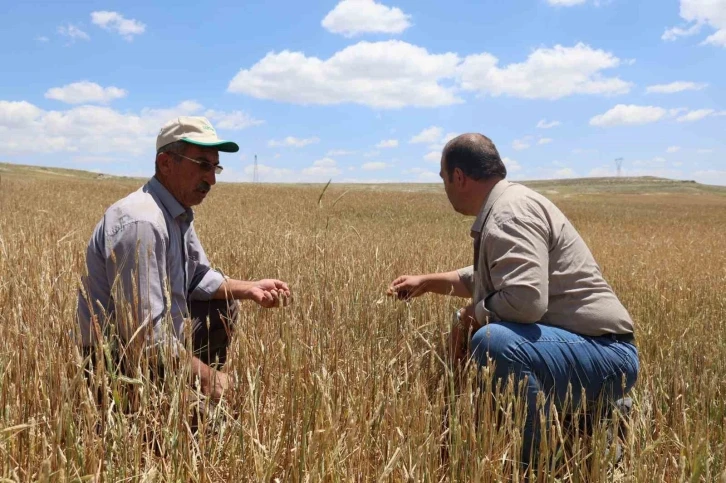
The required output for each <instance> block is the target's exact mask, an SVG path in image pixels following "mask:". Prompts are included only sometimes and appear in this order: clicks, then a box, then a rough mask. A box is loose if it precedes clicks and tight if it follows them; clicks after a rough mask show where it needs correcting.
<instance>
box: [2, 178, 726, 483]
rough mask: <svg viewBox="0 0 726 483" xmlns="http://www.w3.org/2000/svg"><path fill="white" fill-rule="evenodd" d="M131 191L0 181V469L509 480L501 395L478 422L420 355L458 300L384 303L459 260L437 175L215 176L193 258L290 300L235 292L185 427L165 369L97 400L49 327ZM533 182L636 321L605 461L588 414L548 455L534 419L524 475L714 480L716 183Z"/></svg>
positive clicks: (457, 383)
mask: <svg viewBox="0 0 726 483" xmlns="http://www.w3.org/2000/svg"><path fill="white" fill-rule="evenodd" d="M0 174H3V173H0ZM142 183H143V181H139V180H123V179H97V180H96V179H92V178H90V177H88V178H83V177H78V176H72V175H67V176H60V175H56V176H40V175H39V176H29V175H22V176H21V175H13V174H12V173H11V174H7V173H5V174H3V176H2V178H1V179H0V273H1V274H2V276H1V277H0V334H1V336H0V368H1V372H0V479H1V480H2V481H99V482H100V481H107V482H111V481H119V482H120V481H144V482H152V481H200V482H201V481H205V482H206V481H293V482H298V481H305V482H307V481H310V482H313V481H331V482H332V481H430V482H434V481H524V480H523V475H522V474H521V468H520V466H519V465H518V464H517V463H516V462H514V461H513V457H514V455H515V454H516V453H517V451H518V444H520V435H519V432H518V422H520V420H521V411H520V410H519V409H521V407H519V406H520V405H518V403H519V402H520V401H519V400H518V399H517V398H516V397H515V396H514V395H513V394H511V393H507V392H506V391H504V390H503V392H502V393H501V394H498V397H497V399H496V400H497V401H498V404H499V406H500V407H499V413H502V412H503V413H504V414H505V416H504V420H503V421H501V420H500V421H499V424H497V416H496V414H497V413H498V411H497V410H495V409H494V408H492V407H491V405H492V402H491V399H490V398H485V397H482V394H481V392H480V391H478V390H476V387H477V386H476V383H475V382H473V379H474V371H469V372H467V373H465V374H463V375H459V376H457V375H455V374H454V373H452V371H451V370H450V368H448V367H447V364H446V357H445V354H443V352H442V350H441V347H442V340H443V335H442V334H443V333H444V332H445V331H446V329H447V326H448V323H449V321H450V320H451V313H452V311H453V310H455V309H456V308H458V307H460V306H463V305H465V304H466V303H467V301H466V300H463V299H455V298H443V297H436V296H433V295H427V296H424V297H421V298H419V299H416V300H414V301H412V302H410V303H402V302H397V301H394V300H391V299H388V298H386V297H385V289H386V287H387V285H388V283H389V282H390V281H391V280H392V279H393V278H395V277H396V276H397V275H401V274H404V273H422V272H430V271H442V270H450V269H454V268H458V267H461V266H465V265H467V264H468V263H469V260H470V259H471V241H470V239H469V237H468V233H469V226H470V224H471V221H472V220H471V219H469V218H465V217H462V216H460V215H457V214H455V213H454V212H453V211H452V209H451V208H450V207H449V205H448V202H447V200H446V197H445V195H444V194H443V190H441V189H440V188H439V187H435V188H434V187H418V188H416V187H413V188H412V187H406V186H393V187H387V188H385V189H376V188H375V187H350V189H349V190H348V188H347V187H342V186H341V187H339V186H335V185H331V186H330V187H329V188H328V189H327V190H326V191H325V192H324V193H323V196H322V198H321V196H320V195H321V192H322V186H272V185H250V184H219V185H217V186H216V187H215V188H214V189H213V191H212V193H211V195H210V197H209V199H208V200H207V201H205V203H204V204H203V205H201V206H199V207H198V208H197V209H196V212H197V217H196V221H195V223H196V227H197V231H198V233H199V236H200V238H201V240H202V243H203V245H204V247H205V250H206V252H207V255H208V256H209V258H210V260H211V261H212V264H213V265H214V266H215V267H218V268H220V269H222V270H223V271H224V273H226V274H228V275H230V276H233V277H236V278H242V279H256V278H263V277H276V278H280V279H283V280H285V281H287V282H288V283H289V284H290V286H291V289H292V290H293V293H294V303H293V304H292V305H291V306H290V307H287V308H284V309H278V310H264V309H260V308H258V307H256V306H253V305H251V304H249V303H247V304H244V305H243V310H242V314H241V318H240V320H239V321H238V326H237V331H236V335H235V338H234V343H233V348H232V352H231V356H230V361H229V363H228V368H227V370H228V371H229V373H230V374H232V378H233V380H234V382H235V384H234V388H233V390H232V391H231V392H230V393H229V394H227V395H226V397H225V399H224V401H223V402H222V403H221V404H219V405H209V404H207V405H205V406H204V407H205V408H206V409H205V411H206V417H205V418H204V419H203V421H202V423H201V426H200V429H199V432H198V433H197V434H196V435H193V434H192V433H191V427H190V423H189V419H190V418H189V415H190V413H191V411H192V409H193V407H194V406H195V405H197V404H198V403H199V396H197V395H195V393H193V392H192V391H188V390H186V389H185V387H186V386H185V384H184V380H183V376H179V377H177V378H176V379H175V378H174V377H171V378H170V379H168V380H165V382H164V384H163V385H161V384H155V383H153V382H150V381H148V380H146V379H144V378H141V379H124V378H119V377H116V376H115V375H114V374H113V372H111V373H105V372H104V373H101V374H100V375H98V377H100V378H102V379H103V381H98V380H97V381H95V384H96V385H97V386H98V387H101V388H102V389H103V391H105V396H104V404H101V405H99V404H98V403H97V401H96V397H95V395H94V393H93V391H92V389H90V388H89V386H88V385H87V383H86V380H85V379H84V377H83V374H82V366H83V361H82V358H81V355H80V354H79V351H78V350H77V349H76V347H75V345H74V343H73V340H72V339H71V337H70V336H69V331H71V330H72V329H73V328H74V314H75V307H76V297H77V287H78V283H79V277H80V276H81V274H82V273H83V270H84V255H85V246H86V243H87V240H88V237H89V236H90V233H91V231H92V230H93V227H94V226H95V224H96V223H97V221H98V220H99V218H100V217H101V215H102V213H103V211H104V210H105V208H106V207H107V206H108V205H110V204H111V203H113V202H114V201H115V200H117V199H119V198H121V197H123V196H125V195H126V194H128V193H129V192H131V191H133V190H135V189H136V188H138V187H139V186H140V185H141V184H142ZM545 194H547V196H550V197H551V198H552V199H553V201H555V203H557V204H558V206H560V207H561V209H562V210H563V211H564V212H565V214H566V215H568V216H569V217H570V219H571V220H572V222H573V223H574V225H575V226H576V228H577V229H578V231H579V232H580V233H581V234H582V235H583V237H584V238H585V240H586V242H587V243H588V245H589V246H590V248H591V250H592V251H593V253H594V255H595V257H596V259H597V261H598V263H599V264H600V266H601V267H602V269H603V272H604V274H605V276H606V278H607V280H608V281H609V282H610V283H611V284H612V285H613V287H614V289H615V291H616V293H617V294H618V295H619V297H620V298H621V300H622V301H623V303H624V305H625V306H626V307H627V308H628V310H629V311H630V313H631V315H632V316H633V318H634V320H635V321H636V336H637V344H638V348H639V351H640V357H641V372H640V377H639V381H638V383H637V385H636V388H635V390H634V391H633V393H632V397H633V399H634V401H635V405H634V410H633V414H632V416H631V419H630V420H629V424H630V431H629V432H628V435H627V437H626V439H625V441H624V442H623V447H624V449H625V454H624V458H623V461H622V462H621V464H620V465H618V466H615V467H613V466H612V465H611V464H610V463H611V460H610V459H609V457H606V456H605V446H606V443H605V440H606V438H605V434H606V429H607V428H606V425H607V424H606V423H603V424H602V425H598V426H597V427H596V428H595V430H594V434H593V436H592V437H591V438H587V437H585V436H583V435H573V436H571V437H569V446H568V448H569V449H568V450H567V451H562V450H561V447H562V446H560V445H558V443H561V442H563V441H564V440H565V439H567V438H568V437H567V436H565V434H564V433H563V432H562V430H561V429H562V428H561V427H560V426H558V424H559V423H558V422H557V421H554V422H552V423H551V424H553V425H554V428H555V430H554V431H552V432H551V433H548V434H551V437H550V441H545V442H544V443H543V444H545V445H546V446H547V448H549V449H547V448H545V451H543V453H542V454H541V455H540V456H541V458H546V459H545V460H542V461H543V463H542V464H540V465H539V466H537V467H536V468H537V470H536V473H533V474H531V475H530V481H628V482H654V481H666V482H683V481H717V482H726V378H725V377H724V374H726V344H724V337H725V336H726V241H725V240H726V196H723V195H722V194H718V193H716V192H714V193H709V192H705V191H704V192H694V193H686V192H680V193H679V192H672V193H659V192H657V191H655V192H651V193H649V194H647V195H646V194H634V193H627V192H623V193H599V194H598V193H590V194H578V193H569V194H564V193H554V192H552V191H548V192H546V193H545ZM129 400H130V401H133V403H132V404H126V409H125V410H121V409H120V407H121V406H124V404H123V402H124V401H129ZM447 408H448V409H447ZM518 408H519V409H518ZM555 419H556V418H555ZM558 448H560V449H558ZM533 468H534V467H533ZM533 471H534V470H533Z"/></svg>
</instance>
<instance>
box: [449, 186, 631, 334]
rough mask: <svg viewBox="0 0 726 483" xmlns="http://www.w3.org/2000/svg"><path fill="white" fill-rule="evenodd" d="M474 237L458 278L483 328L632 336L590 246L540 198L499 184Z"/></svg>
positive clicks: (628, 320)
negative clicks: (498, 324) (471, 255)
mask: <svg viewBox="0 0 726 483" xmlns="http://www.w3.org/2000/svg"><path fill="white" fill-rule="evenodd" d="M472 237H473V238H474V249H475V265H472V266H469V267H466V268H462V269H460V270H459V271H458V272H459V276H460V277H461V279H462V281H463V282H464V283H465V284H466V286H467V287H468V288H469V290H470V292H471V293H472V297H473V301H474V303H475V304H476V307H475V313H476V318H477V319H478V321H479V322H480V323H485V321H486V319H487V318H488V319H489V320H490V321H498V320H502V321H507V322H519V323H535V322H539V323H543V324H547V325H553V326H556V327H562V328H563V329H566V330H569V331H572V332H576V333H579V334H583V335H589V336H599V335H604V334H628V333H632V332H633V321H632V319H631V318H630V315H629V314H628V311H627V310H626V309H625V307H623V305H622V304H621V303H620V301H619V300H618V298H617V296H616V295H615V293H614V292H613V290H612V288H611V287H610V285H608V283H607V282H606V281H605V279H604V278H603V275H602V273H601V272H600V267H598V265H597V263H596V262H595V259H594V258H593V256H592V254H591V253H590V250H589V249H588V248H587V245H586V244H585V242H584V241H583V239H582V238H581V237H580V235H579V234H578V233H577V231H576V230H575V228H574V227H573V226H572V224H571V223H570V222H569V220H568V219H567V218H566V217H565V215H564V214H562V212H561V211H560V210H559V209H558V208H557V207H556V206H555V205H554V204H553V203H552V202H551V201H549V200H548V199H547V198H545V197H544V196H542V195H540V194H538V193H536V192H535V191H532V190H531V189H529V188H527V187H525V186H522V185H520V184H516V183H510V182H508V181H506V180H502V181H500V182H499V183H497V185H496V186H495V187H494V189H493V190H492V192H491V193H490V194H489V196H488V198H487V199H486V201H485V202H484V206H483V207H482V210H481V212H480V213H479V216H477V218H476V221H475V222H474V225H473V226H472ZM477 252H478V254H477ZM474 267H476V268H474Z"/></svg>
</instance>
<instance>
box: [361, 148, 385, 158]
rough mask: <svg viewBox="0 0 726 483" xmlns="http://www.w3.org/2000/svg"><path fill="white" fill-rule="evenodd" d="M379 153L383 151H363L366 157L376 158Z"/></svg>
mask: <svg viewBox="0 0 726 483" xmlns="http://www.w3.org/2000/svg"><path fill="white" fill-rule="evenodd" d="M379 154H381V152H380V151H376V150H375V149H374V150H373V151H368V152H367V153H363V157H364V158H375V157H376V156H378V155H379Z"/></svg>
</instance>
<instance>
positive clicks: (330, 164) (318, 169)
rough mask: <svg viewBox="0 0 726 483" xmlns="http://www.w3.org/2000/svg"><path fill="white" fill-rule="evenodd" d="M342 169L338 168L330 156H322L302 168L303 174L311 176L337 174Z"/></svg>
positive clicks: (318, 176)
mask: <svg viewBox="0 0 726 483" xmlns="http://www.w3.org/2000/svg"><path fill="white" fill-rule="evenodd" d="M342 172H343V171H342V170H341V169H340V168H338V163H336V161H335V160H334V159H332V158H322V159H318V160H317V161H315V162H313V165H312V166H310V167H307V168H305V169H303V170H302V173H303V174H304V175H307V176H310V177H312V178H321V177H332V176H337V175H339V174H340V173H342Z"/></svg>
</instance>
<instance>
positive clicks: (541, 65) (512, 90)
mask: <svg viewBox="0 0 726 483" xmlns="http://www.w3.org/2000/svg"><path fill="white" fill-rule="evenodd" d="M498 63H499V60H498V59H497V58H496V57H494V56H493V55H491V54H488V53H483V54H476V55H470V56H468V57H467V58H466V59H464V61H463V63H462V64H461V65H460V66H459V69H458V72H459V78H460V81H461V87H462V88H463V89H466V90H470V91H476V92H478V93H479V94H482V95H484V94H489V95H492V96H499V95H507V96H511V97H521V98H525V99H560V98H563V97H567V96H571V95H574V94H605V95H614V94H625V93H627V92H629V91H630V88H631V85H632V84H631V83H629V82H625V81H623V80H621V79H619V78H617V77H604V76H603V75H602V71H603V70H606V69H613V68H615V67H618V66H619V65H620V59H618V58H617V57H615V56H614V55H613V54H611V53H610V52H606V51H604V50H596V49H593V48H591V47H590V46H589V45H585V44H583V43H579V44H577V45H575V46H574V47H563V46H561V45H556V46H555V47H553V48H539V49H537V50H535V51H534V52H532V53H531V54H530V55H529V57H528V58H527V60H526V61H525V62H523V63H519V64H510V65H508V66H506V67H503V68H500V67H498V66H497V64H498Z"/></svg>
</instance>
